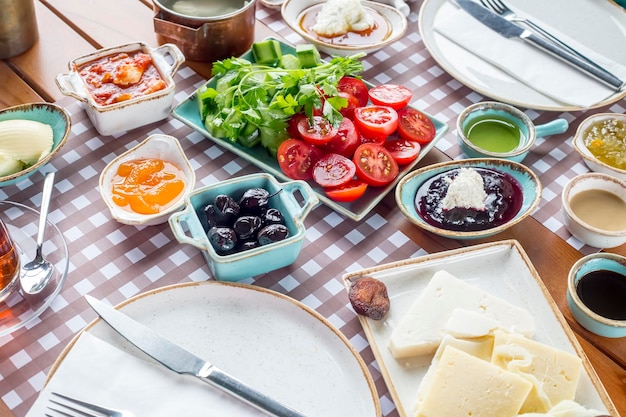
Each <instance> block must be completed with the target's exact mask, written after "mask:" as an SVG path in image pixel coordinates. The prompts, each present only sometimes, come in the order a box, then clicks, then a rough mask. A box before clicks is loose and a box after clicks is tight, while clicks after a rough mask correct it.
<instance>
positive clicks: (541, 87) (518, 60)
mask: <svg viewBox="0 0 626 417" xmlns="http://www.w3.org/2000/svg"><path fill="white" fill-rule="evenodd" d="M536 23H539V22H538V21H537V22H536ZM433 27H434V30H435V31H437V32H438V33H440V34H441V35H443V36H445V37H446V38H448V39H450V40H451V41H452V42H454V43H456V44H457V45H459V46H461V47H462V48H464V49H466V50H468V51H469V52H471V53H473V54H474V55H476V56H478V57H480V58H481V59H483V60H484V61H486V62H489V63H490V64H492V65H494V66H495V67H497V68H499V69H501V70H503V71H504V72H506V73H507V74H509V75H510V76H512V77H513V78H515V79H517V80H518V81H520V82H522V83H524V84H525V85H527V86H529V87H531V88H533V89H535V90H537V91H539V92H540V93H542V94H544V95H546V96H548V97H551V98H552V99H553V100H556V101H557V102H560V103H563V104H568V105H574V106H579V107H582V108H588V107H591V106H592V105H594V104H596V103H599V102H601V101H603V100H605V99H607V98H608V97H610V96H612V95H613V94H615V91H614V90H611V88H610V87H607V86H605V85H604V84H602V83H600V82H599V81H597V80H595V79H593V78H592V77H591V76H589V75H586V74H585V73H582V72H580V71H579V70H577V69H575V68H572V67H571V66H569V65H568V64H566V63H563V62H561V61H560V60H558V59H557V58H555V57H552V56H551V55H549V54H548V53H546V52H543V51H541V50H539V49H537V48H536V47H534V46H532V45H529V44H528V43H526V42H524V41H522V40H521V39H507V38H505V37H503V36H500V35H498V34H497V33H496V32H494V31H492V30H491V29H489V28H488V27H487V26H485V25H483V24H482V23H480V22H479V21H478V20H476V19H475V18H473V17H472V16H470V15H469V14H468V13H467V12H465V11H464V10H462V9H460V8H458V7H457V6H456V5H455V4H453V3H451V2H445V3H444V4H443V5H442V6H441V8H440V10H439V12H438V14H437V18H436V19H435V23H434V25H433ZM544 28H545V29H547V30H550V31H551V32H552V33H553V34H554V35H555V36H558V37H559V39H561V40H562V41H564V42H566V43H568V44H569V45H570V46H571V47H573V48H575V49H577V50H578V51H579V52H581V53H583V54H584V55H586V56H587V57H588V58H590V59H593V60H595V61H596V62H597V63H598V64H599V65H601V66H603V67H604V68H605V69H606V70H607V71H610V72H612V73H613V74H614V75H616V76H617V77H619V78H621V79H622V80H626V66H623V65H620V64H618V63H616V62H613V61H611V60H609V59H607V58H605V57H602V56H599V55H598V54H597V53H595V52H594V51H591V50H590V49H589V48H587V47H585V46H583V45H581V44H579V43H577V42H575V41H574V40H572V39H570V38H567V37H566V36H565V35H563V34H561V33H558V32H557V31H556V30H553V29H552V28H549V27H547V26H544ZM564 80H567V81H566V82H564Z"/></svg>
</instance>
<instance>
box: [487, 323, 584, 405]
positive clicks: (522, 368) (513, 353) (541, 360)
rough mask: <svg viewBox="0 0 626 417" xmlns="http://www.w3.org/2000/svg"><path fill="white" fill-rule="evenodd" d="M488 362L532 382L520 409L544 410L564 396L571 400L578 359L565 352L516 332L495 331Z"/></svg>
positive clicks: (574, 388)
mask: <svg viewBox="0 0 626 417" xmlns="http://www.w3.org/2000/svg"><path fill="white" fill-rule="evenodd" d="M491 363H493V364H494V365H497V366H499V367H501V368H503V369H506V370H508V371H510V372H514V373H516V374H518V375H520V376H521V377H523V378H525V379H526V380H528V381H529V382H531V383H532V385H533V389H532V391H531V392H530V393H529V395H528V398H527V399H526V401H525V402H524V405H523V407H522V410H521V411H522V412H524V413H531V412H539V413H545V412H547V411H549V410H550V409H551V408H552V407H553V406H555V405H556V404H558V403H559V402H561V401H564V400H573V399H574V396H575V395H576V387H577V386H578V381H579V379H580V373H581V370H582V360H581V359H580V358H579V357H578V356H576V355H574V354H571V353H569V352H565V351H563V350H560V349H556V348H554V347H552V346H548V345H546V344H543V343H540V342H537V341H535V340H531V339H528V338H526V337H524V336H522V335H519V334H511V333H506V332H502V331H496V332H495V335H494V344H493V354H492V357H491Z"/></svg>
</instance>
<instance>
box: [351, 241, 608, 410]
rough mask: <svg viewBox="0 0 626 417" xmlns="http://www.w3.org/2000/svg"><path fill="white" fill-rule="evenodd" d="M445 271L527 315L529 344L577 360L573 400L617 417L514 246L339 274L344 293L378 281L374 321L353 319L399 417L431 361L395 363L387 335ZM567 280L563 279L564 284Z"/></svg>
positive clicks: (414, 397) (450, 253) (413, 400)
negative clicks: (379, 307) (380, 291)
mask: <svg viewBox="0 0 626 417" xmlns="http://www.w3.org/2000/svg"><path fill="white" fill-rule="evenodd" d="M442 269H443V270H445V271H447V272H449V273H451V274H452V275H454V276H455V277H456V278H458V279H461V280H463V281H465V282H467V283H469V284H471V285H474V286H477V287H479V288H481V289H483V290H484V291H487V292H489V293H491V294H493V295H495V296H497V297H500V298H502V299H504V300H507V301H509V302H511V303H513V304H515V305H517V306H519V307H522V308H524V309H526V310H528V311H529V312H530V313H531V314H532V316H533V318H534V321H535V327H536V332H535V336H534V338H533V339H534V340H537V341H539V342H541V343H545V344H548V345H550V346H554V347H556V348H559V349H562V350H565V351H567V352H570V353H574V354H577V355H579V356H580V357H581V358H582V361H583V371H582V375H581V378H580V382H579V384H578V389H577V391H576V398H575V400H576V401H577V402H578V403H579V404H582V405H584V406H586V407H588V408H593V409H595V410H598V411H603V412H607V411H608V413H607V414H609V415H617V414H618V413H617V410H616V409H615V407H614V405H613V403H612V402H611V400H610V398H609V397H608V395H607V393H606V391H605V389H604V387H603V385H602V383H601V382H600V380H599V379H598V376H597V374H596V372H595V370H594V369H593V368H592V366H591V364H590V362H589V360H588V359H587V356H586V355H585V354H584V352H583V350H582V348H581V346H580V344H579V343H578V341H577V340H576V337H575V335H574V333H573V332H572V330H571V329H570V327H569V326H568V324H567V322H566V321H565V318H564V317H563V315H562V314H561V312H560V311H559V309H558V306H557V305H556V303H555V302H554V300H553V299H552V297H551V296H550V294H549V292H548V290H547V289H546V287H545V285H544V284H543V281H541V278H540V277H539V275H538V273H537V271H536V270H535V269H534V267H533V265H532V263H531V262H530V260H529V259H528V257H527V255H526V253H525V252H524V250H523V248H522V247H521V245H520V244H519V243H518V242H517V241H516V240H504V241H500V242H493V243H485V244H480V245H475V246H470V247H466V248H461V249H456V250H451V251H444V252H439V253H436V254H432V255H426V256H422V257H418V258H412V259H408V260H405V261H401V262H395V263H390V264H386V265H379V266H377V267H373V268H368V269H364V270H360V271H354V272H351V273H348V274H345V275H344V277H343V279H344V283H345V285H346V289H348V288H349V287H350V284H351V282H352V281H353V280H355V279H358V278H359V277H361V276H364V275H367V276H371V277H373V278H376V279H379V280H380V281H382V282H383V283H384V284H385V285H386V287H387V292H388V294H389V298H390V301H391V308H390V310H389V313H388V314H387V316H386V317H385V318H384V319H383V320H380V321H375V320H371V319H368V318H366V317H364V316H361V315H360V316H359V321H360V322H361V325H362V326H363V329H364V331H365V335H366V336H367V339H368V341H369V343H370V345H371V346H372V351H373V353H374V356H375V357H376V361H377V362H378V364H379V365H380V368H381V372H382V375H383V378H384V379H385V382H386V384H387V387H388V388H389V392H390V393H391V396H392V398H393V400H394V402H395V404H396V407H397V408H398V412H399V414H400V416H401V417H410V416H412V415H413V414H414V409H415V406H416V400H417V391H418V388H419V385H420V383H421V381H422V378H423V377H424V375H425V373H426V371H427V370H428V367H429V365H430V362H431V359H432V357H431V356H429V355H425V356H422V357H417V358H408V359H402V360H401V361H398V360H396V359H395V358H394V357H393V356H392V355H391V352H390V351H389V348H388V344H389V338H390V336H391V332H392V331H393V329H394V327H395V326H396V324H397V323H398V322H399V321H400V319H401V318H402V317H403V316H404V315H405V314H406V312H407V311H408V310H409V308H410V306H411V305H412V303H413V301H414V300H415V299H416V298H417V296H418V294H419V293H420V292H421V291H422V290H423V289H424V288H425V287H426V285H427V284H428V281H429V280H430V278H431V277H432V275H433V274H434V273H435V272H437V271H439V270H442ZM566 278H567V277H563V279H564V280H565V279H566Z"/></svg>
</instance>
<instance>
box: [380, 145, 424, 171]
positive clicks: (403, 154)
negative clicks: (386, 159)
mask: <svg viewBox="0 0 626 417" xmlns="http://www.w3.org/2000/svg"><path fill="white" fill-rule="evenodd" d="M384 146H385V148H387V150H389V152H391V156H393V159H395V160H396V162H397V163H398V165H404V164H408V163H409V162H411V161H413V160H414V159H415V158H417V156H418V155H419V154H420V150H421V149H422V147H421V146H420V144H419V143H418V142H416V141H414V140H406V139H394V140H388V141H387V142H385V144H384Z"/></svg>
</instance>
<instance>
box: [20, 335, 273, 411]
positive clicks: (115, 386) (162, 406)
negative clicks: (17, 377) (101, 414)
mask: <svg viewBox="0 0 626 417" xmlns="http://www.w3.org/2000/svg"><path fill="white" fill-rule="evenodd" d="M50 392H58V393H61V394H65V395H68V396H71V397H74V398H79V399H83V400H85V401H89V402H94V403H98V404H100V405H103V406H108V407H113V408H123V409H128V410H130V411H132V412H134V413H135V416H136V417H142V416H145V417H159V416H163V417H172V416H185V417H192V416H202V417H210V416H215V417H217V416H220V417H221V416H233V417H239V416H241V417H248V416H265V414H263V413H261V412H259V411H257V410H255V409H253V408H252V407H250V406H248V405H245V404H244V403H242V402H241V401H238V400H236V399H234V398H232V397H231V396H230V395H228V394H225V393H223V392H221V391H219V390H217V389H216V388H214V387H212V386H209V385H207V384H205V383H203V382H201V381H199V380H197V379H195V378H193V377H191V376H183V375H178V374H176V373H174V372H172V371H170V370H168V369H166V368H164V367H162V366H157V365H153V364H152V363H149V362H147V361H144V360H141V359H138V358H136V357H134V356H132V355H130V354H128V353H126V352H123V351H122V350H120V349H117V348H116V347H114V346H112V345H110V344H109V343H107V342H104V341H103V340H101V339H99V338H98V337H96V336H93V335H91V334H89V333H83V334H82V335H81V336H80V338H79V339H78V340H77V342H76V344H75V345H74V346H73V348H72V349H71V350H70V352H69V353H68V354H67V356H66V357H65V359H64V360H63V361H62V363H61V365H60V366H59V368H58V369H57V370H56V372H55V373H54V375H53V376H52V378H51V379H50V381H49V382H48V384H47V385H46V387H45V388H44V389H43V390H42V391H41V393H40V394H39V397H38V398H37V400H36V401H35V403H34V404H33V406H32V407H31V409H30V411H29V412H28V414H27V415H26V416H27V417H41V416H43V415H45V412H46V407H47V406H48V404H49V403H48V400H49V398H50V396H51V394H50Z"/></svg>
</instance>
